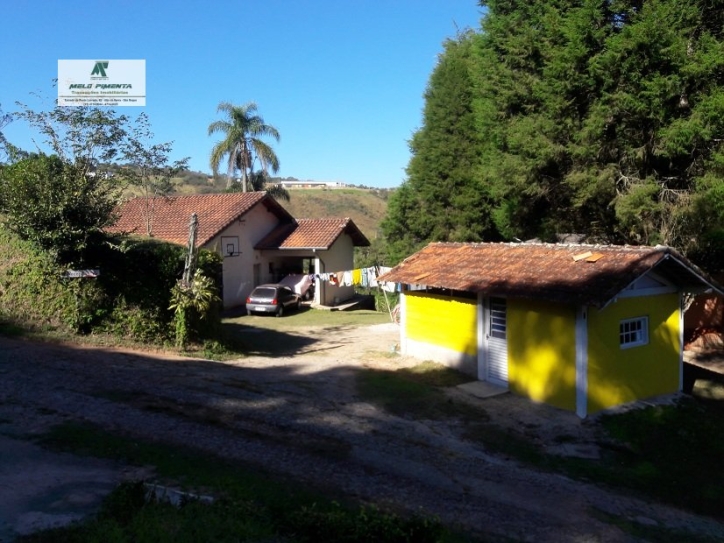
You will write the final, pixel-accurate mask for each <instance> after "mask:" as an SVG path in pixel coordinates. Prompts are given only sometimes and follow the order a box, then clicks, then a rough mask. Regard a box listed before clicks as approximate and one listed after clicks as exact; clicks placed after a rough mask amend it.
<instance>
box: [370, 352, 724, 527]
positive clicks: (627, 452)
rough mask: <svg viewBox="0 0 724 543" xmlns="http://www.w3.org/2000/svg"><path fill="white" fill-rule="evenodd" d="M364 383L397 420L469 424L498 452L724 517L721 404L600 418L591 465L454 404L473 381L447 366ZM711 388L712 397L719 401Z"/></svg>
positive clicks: (686, 402)
mask: <svg viewBox="0 0 724 543" xmlns="http://www.w3.org/2000/svg"><path fill="white" fill-rule="evenodd" d="M358 379H359V381H358V389H359V393H360V395H361V396H362V397H363V398H364V399H365V400H367V401H370V402H374V403H375V404H377V405H379V406H381V407H383V408H384V409H385V410H387V411H388V412H390V413H392V414H394V415H397V416H402V417H407V418H414V419H432V420H436V419H442V418H445V417H451V418H452V417H455V418H457V419H459V420H460V419H462V420H463V422H465V426H464V429H463V437H464V438H465V439H468V440H470V441H473V442H475V443H479V444H480V445H481V446H483V447H484V448H485V449H487V450H489V451H490V452H493V453H496V454H501V455H505V456H507V457H510V458H513V459H515V460H518V461H521V462H524V463H526V464H529V465H531V466H534V467H535V468H537V469H541V470H545V471H551V472H558V473H564V474H566V475H568V476H571V477H574V478H576V479H580V480H585V481H592V482H595V483H604V484H607V485H610V486H612V487H617V488H621V489H626V490H627V491H629V492H633V493H635V494H637V495H639V496H641V497H648V498H651V499H654V500H656V501H659V502H664V503H668V504H671V505H675V506H677V507H681V508H684V509H688V510H691V511H693V512H696V513H699V514H704V515H709V516H713V517H716V518H719V519H724V509H722V507H721V504H722V503H724V464H723V463H722V458H724V402H722V401H721V400H710V399H704V398H685V399H683V400H682V401H681V402H680V403H679V404H678V405H675V406H672V405H662V406H652V407H646V408H642V409H636V410H632V411H629V412H626V413H619V414H611V415H605V416H602V417H601V418H600V419H599V421H598V424H599V426H600V430H601V432H600V438H599V443H598V445H599V447H600V449H601V451H602V452H601V458H600V459H596V460H591V459H585V458H576V457H566V456H559V455H552V454H548V453H547V452H546V450H545V448H544V447H543V445H542V444H540V443H539V442H537V441H536V440H535V437H534V436H531V435H530V432H526V431H525V430H524V429H522V428H503V427H500V426H498V425H495V424H492V423H490V422H489V417H488V416H487V415H486V413H485V411H484V410H482V409H480V408H478V407H475V406H473V405H469V404H462V403H460V402H452V401H451V400H450V399H449V398H448V397H447V395H445V393H444V388H445V387H448V386H454V385H456V384H459V383H460V382H464V381H465V380H466V379H467V378H466V377H465V376H463V375H461V374H457V372H454V371H453V370H450V369H448V368H445V367H443V366H438V365H436V364H431V363H426V364H421V365H419V366H416V367H414V368H408V369H400V370H397V371H376V370H366V371H364V372H361V373H360V375H359V377H358ZM719 386H720V387H721V386H722V385H721V383H720V384H719ZM710 388H711V387H709V388H707V394H709V395H710V396H711V395H712V392H711V390H710ZM553 441H554V442H556V443H572V442H574V441H575V438H574V437H573V436H570V435H565V434H563V435H561V436H559V437H558V438H557V439H553Z"/></svg>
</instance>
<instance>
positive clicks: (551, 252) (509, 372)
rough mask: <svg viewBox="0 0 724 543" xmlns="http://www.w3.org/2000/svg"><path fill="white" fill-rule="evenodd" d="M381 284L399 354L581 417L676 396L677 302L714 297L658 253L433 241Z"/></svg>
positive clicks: (703, 279)
mask: <svg viewBox="0 0 724 543" xmlns="http://www.w3.org/2000/svg"><path fill="white" fill-rule="evenodd" d="M379 279H380V280H381V281H392V282H395V283H401V284H402V285H403V294H402V296H401V311H400V314H401V350H402V352H403V354H406V355H411V356H415V357H419V358H423V359H433V360H436V361H439V362H442V363H445V364H447V365H450V366H452V367H455V368H457V369H460V370H461V371H463V372H465V373H468V374H470V375H472V376H474V377H476V378H478V379H480V380H483V381H489V382H490V383H493V384H495V385H499V386H501V387H505V388H508V389H509V390H511V391H512V392H515V393H518V394H521V395H523V396H527V397H529V398H531V399H532V400H535V401H539V402H545V403H549V404H552V405H554V406H557V407H560V408H563V409H567V410H571V411H575V412H576V413H577V414H578V415H579V416H580V417H585V416H587V415H588V414H591V413H595V412H597V411H601V410H603V409H608V408H611V407H614V406H617V405H621V404H624V403H628V402H632V401H635V400H640V399H644V398H648V397H653V396H657V395H663V394H669V393H674V392H677V391H680V390H682V387H683V349H684V341H683V313H684V306H685V303H684V300H685V296H687V295H692V294H700V293H703V292H714V293H718V294H721V293H722V290H721V287H720V286H719V285H717V284H716V283H715V282H714V281H712V280H711V279H710V278H708V277H707V276H706V275H705V274H704V273H703V272H702V271H700V270H699V269H698V268H697V267H696V266H694V265H693V264H692V263H690V262H689V261H687V260H686V259H685V258H684V257H683V256H682V255H680V254H679V253H677V252H676V251H675V250H673V249H671V248H669V247H661V246H658V247H630V246H623V247H622V246H602V245H553V244H540V243H516V244H505V243H431V244H430V245H428V246H427V247H425V248H424V249H422V250H421V251H419V252H417V253H415V254H413V255H412V256H410V257H409V258H407V259H406V260H404V261H403V262H401V263H400V264H399V265H397V266H396V267H394V268H393V269H392V270H391V271H390V272H388V273H387V274H385V275H383V276H381V277H380V278H379Z"/></svg>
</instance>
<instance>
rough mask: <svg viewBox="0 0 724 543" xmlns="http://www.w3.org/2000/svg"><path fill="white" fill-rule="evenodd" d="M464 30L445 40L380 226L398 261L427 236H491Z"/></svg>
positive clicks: (469, 37)
mask: <svg viewBox="0 0 724 543" xmlns="http://www.w3.org/2000/svg"><path fill="white" fill-rule="evenodd" d="M474 39H475V35H474V34H473V33H472V32H467V33H464V34H461V35H459V36H458V37H457V38H456V39H451V40H448V41H447V42H446V43H445V49H444V52H443V53H442V54H441V55H440V57H439V59H438V63H437V65H436V67H435V69H434V71H433V73H432V76H431V77H430V81H429V84H428V87H427V90H426V92H425V109H424V113H423V126H422V127H421V128H420V129H419V130H418V131H417V132H415V134H414V135H413V137H412V140H411V141H410V150H411V151H412V158H411V160H410V163H409V165H408V167H407V174H408V178H407V180H406V181H405V182H404V183H403V185H402V187H401V188H400V190H398V191H396V192H395V194H394V195H393V196H392V197H391V198H390V202H389V212H388V217H387V219H386V220H385V221H384V223H383V225H382V229H383V232H384V234H385V236H386V238H387V240H388V242H389V243H390V254H391V256H392V258H393V259H395V260H397V259H399V258H401V257H404V256H406V255H407V254H409V252H410V251H412V250H414V249H416V248H418V247H419V246H420V245H421V244H423V243H425V242H427V241H429V240H437V241H462V240H481V239H484V238H485V237H486V235H490V227H491V223H490V220H489V218H488V217H489V211H488V209H487V208H488V203H487V198H486V190H485V187H484V186H483V185H480V184H479V183H478V182H477V181H476V177H475V169H476V167H477V161H478V154H479V148H480V142H479V140H478V134H477V131H476V129H475V116H474V111H473V85H472V79H471V70H472V68H473V62H472V55H473V42H474Z"/></svg>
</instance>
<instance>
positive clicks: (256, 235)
mask: <svg viewBox="0 0 724 543" xmlns="http://www.w3.org/2000/svg"><path fill="white" fill-rule="evenodd" d="M278 222H279V219H278V218H277V216H276V215H274V214H273V213H271V212H270V211H267V209H266V207H264V206H263V205H257V206H255V207H254V208H252V209H251V210H250V211H249V212H248V213H247V214H246V215H244V216H243V217H242V218H241V219H240V220H236V221H234V222H233V223H232V224H231V225H229V226H228V227H227V228H226V229H224V230H223V231H222V232H221V233H220V234H219V235H218V236H216V237H215V238H214V239H212V240H211V241H210V242H209V243H207V244H206V245H204V248H206V249H210V250H213V251H216V252H219V253H220V254H222V255H224V252H225V249H226V248H225V247H223V246H222V243H221V238H224V237H233V236H236V237H238V238H239V251H240V252H241V254H240V255H238V256H233V257H228V256H224V265H223V269H224V308H229V307H235V306H238V305H242V304H244V303H245V302H246V297H247V296H248V295H249V294H250V293H251V291H252V289H253V288H254V287H255V286H256V285H254V265H255V264H259V266H260V272H261V273H260V281H259V282H260V283H264V282H266V281H268V277H269V261H268V259H266V258H265V257H264V256H263V254H262V252H261V251H256V250H255V249H254V245H256V244H257V243H258V242H259V241H260V240H261V239H262V238H263V237H264V236H266V235H267V234H268V233H269V232H270V231H271V230H272V229H273V228H274V227H275V226H276V225H277V223H278Z"/></svg>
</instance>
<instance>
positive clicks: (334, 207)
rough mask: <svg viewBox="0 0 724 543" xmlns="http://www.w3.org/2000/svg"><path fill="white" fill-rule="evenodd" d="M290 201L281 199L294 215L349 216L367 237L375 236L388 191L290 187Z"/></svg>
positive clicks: (372, 237)
mask: <svg viewBox="0 0 724 543" xmlns="http://www.w3.org/2000/svg"><path fill="white" fill-rule="evenodd" d="M289 194H290V195H291V200H290V201H289V202H281V204H282V205H283V206H284V208H285V209H286V210H287V211H289V213H291V214H292V215H293V216H294V217H297V218H300V219H304V218H317V217H349V218H351V219H352V220H353V221H354V223H355V224H356V225H357V226H358V227H359V229H360V230H362V233H363V234H364V235H365V236H367V238H368V239H369V240H373V239H375V238H377V237H379V227H380V222H382V219H383V218H384V216H385V213H386V212H387V197H388V196H389V194H390V191H389V190H384V189H357V188H339V189H291V190H289Z"/></svg>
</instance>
